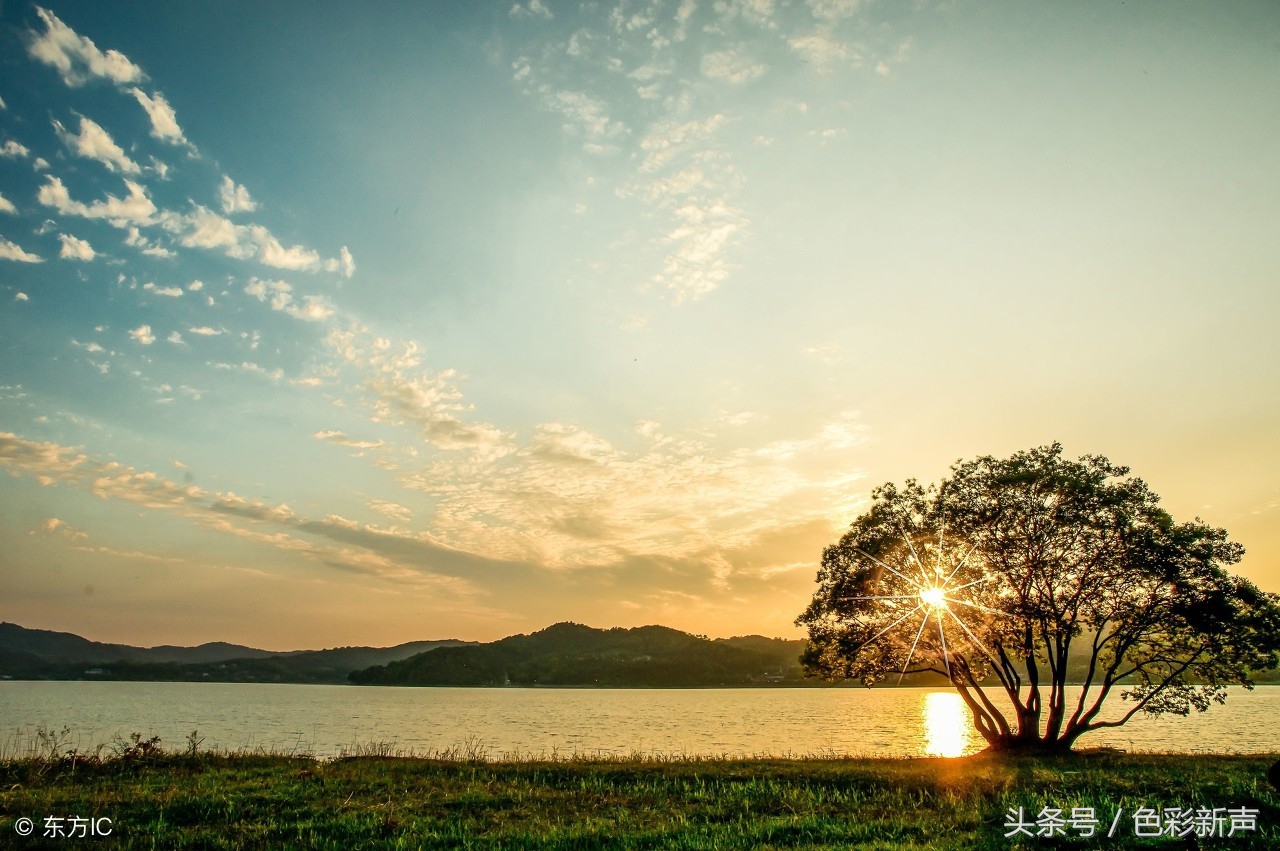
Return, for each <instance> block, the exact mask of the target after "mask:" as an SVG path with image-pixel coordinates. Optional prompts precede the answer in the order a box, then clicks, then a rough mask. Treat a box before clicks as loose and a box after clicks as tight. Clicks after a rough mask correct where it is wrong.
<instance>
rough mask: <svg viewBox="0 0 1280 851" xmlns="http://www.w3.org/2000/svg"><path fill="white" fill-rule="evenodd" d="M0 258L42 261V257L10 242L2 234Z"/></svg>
mask: <svg viewBox="0 0 1280 851" xmlns="http://www.w3.org/2000/svg"><path fill="white" fill-rule="evenodd" d="M0 260H16V261H18V262H19V263H43V262H44V258H43V257H41V256H39V255H37V254H32V253H31V252H29V251H26V250H25V249H23V248H22V246H20V245H17V244H15V243H12V242H10V241H9V240H7V239H5V238H4V237H3V236H0ZM20 295H21V294H20Z"/></svg>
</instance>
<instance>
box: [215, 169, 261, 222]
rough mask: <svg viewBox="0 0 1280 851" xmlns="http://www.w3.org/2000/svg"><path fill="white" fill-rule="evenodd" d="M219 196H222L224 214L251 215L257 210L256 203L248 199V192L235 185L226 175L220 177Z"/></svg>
mask: <svg viewBox="0 0 1280 851" xmlns="http://www.w3.org/2000/svg"><path fill="white" fill-rule="evenodd" d="M219 194H220V195H221V196H222V212H224V213H227V214H231V213H252V212H253V211H254V210H256V209H258V203H257V202H256V201H254V200H253V199H252V198H250V197H249V190H248V189H246V188H245V187H243V186H240V185H237V184H236V182H235V181H234V180H232V179H231V178H230V177H227V176H226V175H223V176H222V185H221V187H219Z"/></svg>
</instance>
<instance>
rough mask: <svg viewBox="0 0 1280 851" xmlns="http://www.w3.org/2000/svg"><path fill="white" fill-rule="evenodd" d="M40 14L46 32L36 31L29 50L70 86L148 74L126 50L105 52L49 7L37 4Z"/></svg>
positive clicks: (119, 81) (124, 80)
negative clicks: (39, 33)
mask: <svg viewBox="0 0 1280 851" xmlns="http://www.w3.org/2000/svg"><path fill="white" fill-rule="evenodd" d="M36 14H38V15H39V16H40V18H41V20H43V21H44V25H45V32H44V33H43V34H41V35H35V33H32V35H33V36H34V38H33V39H32V41H31V43H30V45H29V46H28V50H29V52H30V53H31V56H32V57H33V58H35V59H38V60H40V61H41V62H44V63H45V64H46V65H52V66H53V67H54V68H56V69H57V70H58V73H59V74H60V75H61V76H62V81H63V82H64V83H66V84H67V85H68V86H79V85H82V84H84V83H85V82H87V81H88V80H91V79H93V78H95V77H97V78H101V79H105V80H110V81H112V82H114V83H117V84H124V83H134V82H138V81H141V80H142V79H143V77H144V76H145V75H144V74H143V73H142V69H141V68H139V67H138V66H137V65H134V64H133V63H132V62H130V61H129V59H128V58H127V57H126V56H125V55H124V54H123V53H121V52H119V51H118V50H108V51H107V52H106V53H103V52H102V51H101V50H99V49H98V48H97V46H96V45H95V44H94V43H93V42H92V41H90V40H89V39H87V38H85V37H84V36H82V35H80V34H78V33H77V32H76V31H75V30H73V29H71V27H69V26H67V25H66V24H64V23H63V22H62V21H61V20H59V19H58V16H57V15H55V14H53V13H52V12H50V11H48V10H47V9H42V8H40V7H39V6H37V7H36Z"/></svg>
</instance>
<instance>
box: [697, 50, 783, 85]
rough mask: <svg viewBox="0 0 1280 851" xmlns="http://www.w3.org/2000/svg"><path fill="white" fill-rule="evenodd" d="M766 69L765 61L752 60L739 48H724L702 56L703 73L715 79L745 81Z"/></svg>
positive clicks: (759, 74)
mask: <svg viewBox="0 0 1280 851" xmlns="http://www.w3.org/2000/svg"><path fill="white" fill-rule="evenodd" d="M766 70H767V67H766V66H765V65H764V64H763V63H760V62H752V61H751V60H750V59H748V58H746V57H744V56H742V55H741V54H740V53H739V52H738V51H737V50H722V51H718V52H716V53H708V54H707V55H705V56H703V57H702V75H703V76H704V77H709V78H711V79H713V80H726V81H728V82H730V83H745V82H748V81H750V80H754V79H756V78H757V77H760V76H762V75H763V74H764V72H765V71H766Z"/></svg>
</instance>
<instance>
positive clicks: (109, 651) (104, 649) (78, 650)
mask: <svg viewBox="0 0 1280 851" xmlns="http://www.w3.org/2000/svg"><path fill="white" fill-rule="evenodd" d="M0 651H12V652H18V653H26V654H31V655H32V656H35V657H38V658H40V659H44V660H46V661H57V662H68V663H76V664H79V663H85V664H93V663H99V662H221V661H224V660H226V659H263V658H266V657H267V656H278V655H281V654H278V653H273V652H272V651H270V650H259V649H257V648H255V647H244V646H241V645H239V644H227V643H226V642H224V641H213V642H210V643H208V644H201V645H199V646H198V647H174V646H171V645H163V646H160V647H131V646H129V645H128V644H103V643H102V642H100V641H90V640H89V639H87V638H81V637H80V636H78V635H74V634H72V633H70V632H53V631H52V630H47V629H27V628H26V627H21V626H18V625H17V624H16V623H0Z"/></svg>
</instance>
